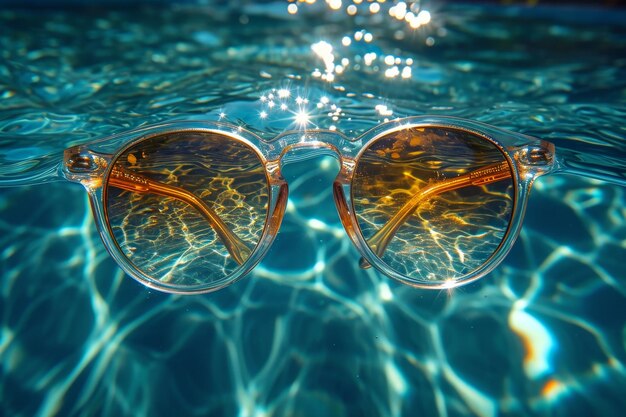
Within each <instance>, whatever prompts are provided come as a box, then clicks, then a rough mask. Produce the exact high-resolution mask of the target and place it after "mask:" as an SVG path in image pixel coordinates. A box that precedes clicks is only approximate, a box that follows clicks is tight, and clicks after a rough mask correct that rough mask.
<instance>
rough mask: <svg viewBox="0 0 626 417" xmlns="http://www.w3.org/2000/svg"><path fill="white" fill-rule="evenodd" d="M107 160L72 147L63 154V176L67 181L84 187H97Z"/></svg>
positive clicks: (79, 147) (100, 181) (96, 154)
mask: <svg viewBox="0 0 626 417" xmlns="http://www.w3.org/2000/svg"><path fill="white" fill-rule="evenodd" d="M107 159H108V158H106V157H105V155H101V154H98V153H96V152H92V151H90V150H88V149H86V148H84V147H82V146H74V147H72V148H69V149H66V150H65V152H64V154H63V174H64V175H65V178H67V179H68V180H70V181H74V182H80V183H81V184H83V185H84V186H86V187H92V188H93V187H98V186H100V185H101V183H102V175H103V174H104V171H105V170H106V168H107V166H108V161H107Z"/></svg>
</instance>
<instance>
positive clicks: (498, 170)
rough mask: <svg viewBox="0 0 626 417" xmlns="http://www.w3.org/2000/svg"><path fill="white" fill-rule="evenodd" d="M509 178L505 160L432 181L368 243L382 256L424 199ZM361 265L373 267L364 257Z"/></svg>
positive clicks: (508, 169) (362, 266) (509, 174)
mask: <svg viewBox="0 0 626 417" xmlns="http://www.w3.org/2000/svg"><path fill="white" fill-rule="evenodd" d="M507 178H511V168H510V167H509V164H508V162H507V161H503V162H501V163H497V164H492V165H487V166H484V167H482V168H480V169H477V170H475V171H472V172H469V173H467V174H464V175H460V176H458V177H456V178H450V179H445V180H441V181H436V182H432V183H430V184H428V185H426V186H425V187H424V188H422V189H421V190H419V191H418V192H417V193H416V194H415V195H414V196H413V197H411V199H410V200H409V201H407V202H406V203H405V204H404V205H403V206H402V207H401V208H400V210H398V212H397V213H396V214H394V215H393V216H392V217H391V218H390V219H389V221H387V223H385V224H384V225H383V227H381V228H380V229H379V230H378V232H376V234H374V236H372V237H371V238H369V239H368V240H367V243H368V245H369V247H370V248H371V249H372V251H373V252H374V253H375V254H376V255H377V256H378V257H382V256H383V254H384V253H385V249H387V246H388V245H389V242H391V239H393V237H394V236H395V234H396V232H397V231H398V229H399V228H400V226H402V224H403V223H404V222H405V221H407V219H408V218H409V217H410V216H411V215H412V214H413V213H414V212H415V210H417V208H418V207H419V205H420V203H421V202H422V201H424V200H427V199H429V198H433V197H435V196H437V195H439V194H442V193H445V192H448V191H454V190H458V189H459V188H464V187H471V186H478V185H486V184H491V183H493V182H497V181H501V180H504V179H507ZM359 265H360V266H361V268H369V267H371V265H370V264H369V262H367V261H366V260H365V259H364V258H361V261H360V262H359Z"/></svg>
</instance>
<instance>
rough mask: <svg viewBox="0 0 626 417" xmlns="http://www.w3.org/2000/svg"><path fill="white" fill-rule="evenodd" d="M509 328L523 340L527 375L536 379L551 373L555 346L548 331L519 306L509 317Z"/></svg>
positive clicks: (515, 307) (514, 308)
mask: <svg viewBox="0 0 626 417" xmlns="http://www.w3.org/2000/svg"><path fill="white" fill-rule="evenodd" d="M509 326H510V327H511V329H512V330H513V331H514V332H515V333H516V334H517V335H518V336H519V337H520V338H521V339H522V344H523V345H524V350H525V356H524V371H525V372H526V374H527V375H528V376H529V377H531V378H533V379H536V378H539V377H541V376H542V375H544V374H546V373H547V372H549V371H550V369H551V367H550V362H549V361H550V355H551V353H552V351H553V350H554V347H555V346H554V340H553V338H552V335H551V334H550V332H549V331H548V329H546V328H545V327H544V325H543V324H541V322H540V321H539V320H537V319H536V318H534V317H533V316H531V315H530V314H529V313H527V312H526V311H524V310H523V309H522V308H521V307H519V306H517V305H516V306H514V307H513V310H511V314H510V315H509Z"/></svg>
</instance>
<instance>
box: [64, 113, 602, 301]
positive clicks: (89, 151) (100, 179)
mask: <svg viewBox="0 0 626 417" xmlns="http://www.w3.org/2000/svg"><path fill="white" fill-rule="evenodd" d="M411 129H413V130H415V129H417V130H420V131H424V130H425V129H436V130H437V131H441V132H457V133H459V132H460V134H467V135H470V136H471V137H475V138H481V140H484V141H485V144H489V146H492V147H493V148H494V149H496V150H497V151H499V152H500V153H501V156H502V157H503V158H502V161H501V162H498V163H495V164H490V165H484V166H479V167H477V168H476V169H474V170H471V171H468V172H459V173H458V175H456V176H454V177H448V178H445V177H444V178H442V179H441V180H431V181H429V182H428V183H426V184H423V186H422V187H421V188H420V189H419V190H418V191H416V193H415V194H413V195H411V196H409V197H408V198H406V200H405V201H403V203H402V205H401V207H400V209H399V210H396V212H395V213H393V214H392V215H390V216H388V218H387V219H386V220H385V222H384V224H382V225H381V224H379V225H378V227H377V229H378V230H377V232H376V233H374V234H373V235H372V236H369V237H367V238H366V237H364V233H363V227H364V223H363V222H362V221H360V220H359V219H358V218H357V213H355V192H354V189H353V180H354V178H355V171H356V167H357V165H358V164H359V161H360V158H361V157H362V155H363V152H364V150H366V149H368V147H369V146H370V145H372V144H374V143H376V142H377V141H378V140H379V139H380V138H384V137H388V136H389V135H394V134H395V135H400V134H401V133H402V132H405V131H410V130H411ZM185 132H191V133H194V134H197V133H198V132H205V133H207V134H212V135H219V137H221V138H227V139H228V140H232V141H235V142H237V143H241V144H245V145H246V146H247V147H248V148H251V149H252V150H253V151H254V152H255V153H256V156H257V157H258V158H259V160H260V161H261V163H262V166H263V169H264V171H265V177H266V181H267V187H268V188H267V194H268V198H267V205H266V217H265V223H264V226H263V230H262V232H261V234H260V238H259V240H258V243H257V244H256V245H255V246H254V247H252V248H251V247H250V245H247V244H246V243H244V242H242V241H241V239H239V238H238V237H237V234H236V233H235V232H233V230H232V229H231V227H230V226H229V225H228V224H227V223H226V222H224V221H222V220H221V219H220V216H219V215H218V214H217V213H216V212H215V211H214V210H213V209H212V208H211V207H209V206H208V205H207V204H205V203H204V202H202V200H201V199H199V198H197V197H196V196H195V195H193V193H190V192H187V191H185V190H184V189H182V188H179V187H174V186H168V185H164V184H161V183H159V182H158V181H156V180H154V179H150V178H147V177H144V176H142V175H139V174H133V173H132V172H127V171H125V169H124V168H123V167H121V166H119V165H116V161H117V160H118V158H119V157H120V155H122V154H123V153H124V152H125V151H126V150H128V149H130V148H132V147H133V146H135V145H136V144H138V143H141V142H142V141H144V140H146V139H148V138H154V137H157V136H162V135H171V134H182V133H185ZM233 143H234V142H233ZM303 150H306V152H307V155H317V154H319V153H320V152H322V153H325V154H332V155H334V156H335V157H336V158H337V159H338V161H339V163H340V170H339V173H338V175H337V177H336V178H335V181H334V186H333V193H334V199H335V203H336V206H337V210H338V212H339V216H340V219H341V222H342V224H343V226H344V228H345V230H346V232H347V234H348V236H349V238H350V239H351V241H352V242H353V243H354V245H355V246H356V248H357V249H358V251H359V252H360V254H361V256H362V258H361V260H360V265H361V267H362V268H368V267H369V266H373V267H375V268H376V269H378V270H379V271H380V272H382V273H383V274H385V275H387V276H389V277H391V278H394V279H396V280H398V281H400V282H402V283H405V284H408V285H411V286H414V287H419V288H431V289H433V288H434V289H442V288H452V287H456V286H459V285H462V284H466V283H469V282H472V281H475V280H477V279H479V278H481V277H483V276H485V275H486V274H487V273H489V272H490V271H492V270H493V269H494V268H495V267H496V266H497V265H498V264H499V263H500V262H501V261H502V260H503V259H504V257H505V256H506V254H507V253H508V252H509V251H510V249H511V247H512V245H513V243H514V241H515V239H516V237H517V236H518V234H519V231H520V228H521V225H522V219H523V217H524V211H525V208H526V203H527V200H528V196H529V192H530V189H531V186H532V184H533V181H534V180H535V179H536V178H538V177H539V176H541V175H544V174H548V173H551V172H557V171H563V172H571V173H578V174H580V173H581V172H580V171H579V170H572V169H568V167H567V166H566V165H567V164H565V163H563V162H562V161H561V160H560V159H559V158H557V156H556V154H555V148H554V145H553V144H551V143H549V142H546V141H543V140H539V139H537V138H533V137H530V136H526V135H522V134H518V133H513V132H510V131H507V130H503V129H500V128H497V127H493V126H490V125H487V124H484V123H480V122H475V121H469V120H465V119H459V118H454V117H440V116H417V117H410V118H404V119H399V120H394V121H390V122H387V123H384V124H381V125H379V126H377V127H375V128H373V129H371V130H369V131H368V132H366V133H364V134H362V135H361V136H359V137H357V138H348V137H346V136H345V135H343V134H342V133H340V132H338V131H330V130H319V129H315V130H309V129H301V130H293V131H288V132H284V133H282V134H280V135H279V136H277V137H275V138H273V139H271V140H264V139H262V138H260V137H258V136H257V135H255V134H254V133H252V132H249V131H247V130H245V129H242V128H240V127H237V126H233V125H230V124H226V123H220V122H211V121H206V122H204V121H202V122H200V121H182V122H178V121H177V122H170V123H163V124H159V125H155V126H149V127H142V128H139V129H135V130H133V131H130V132H126V133H122V134H116V135H113V136H111V137H108V138H104V139H101V140H98V141H96V142H93V143H90V144H86V145H79V146H75V147H72V148H69V149H67V150H66V151H65V154H64V161H63V164H62V175H63V176H64V177H65V178H66V179H68V180H70V181H73V182H79V183H81V184H82V185H83V186H84V187H85V188H86V190H87V192H88V193H89V197H90V201H91V206H92V210H93V214H94V217H95V220H96V223H97V226H98V230H99V233H100V235H101V237H102V240H103V242H104V244H105V247H106V248H107V250H108V251H109V253H110V254H111V256H112V257H113V258H114V259H115V260H116V262H117V263H118V264H119V265H120V267H121V268H122V269H123V270H124V271H125V272H126V273H127V274H128V275H130V276H131V277H133V278H134V279H136V280H138V281H139V282H141V283H142V284H144V285H146V286H148V287H151V288H154V289H157V290H160V291H165V292H170V293H181V294H195V293H204V292H210V291H215V290H218V289H220V288H223V287H225V286H227V285H230V284H232V283H233V282H235V281H237V280H238V279H240V278H241V277H243V276H244V275H246V274H247V273H249V272H250V270H251V269H252V268H254V267H255V265H257V264H258V263H259V262H260V261H261V260H262V258H263V256H264V255H265V254H266V253H267V251H268V249H269V247H270V245H271V243H272V241H273V240H274V238H275V237H276V234H277V233H278V230H279V228H280V224H281V221H282V218H283V215H284V212H285V207H286V204H287V195H288V186H287V183H286V181H285V180H284V178H283V176H282V174H281V167H282V165H283V164H285V163H289V162H292V161H297V159H298V157H297V155H300V153H301V151H303ZM294 156H295V157H294ZM590 176H593V175H590ZM503 179H507V180H508V181H510V182H511V184H512V186H510V187H509V189H510V190H511V191H510V193H511V196H510V197H511V198H510V201H511V203H510V204H511V209H510V210H511V211H510V216H509V217H508V224H507V225H506V228H505V231H504V233H503V235H502V236H501V241H500V242H499V244H498V245H497V247H496V248H495V250H493V253H492V254H491V255H490V256H488V257H487V259H486V261H484V262H482V263H481V264H480V265H478V266H476V267H473V268H472V269H471V270H469V271H464V270H461V271H462V272H461V273H457V274H456V275H454V276H453V277H446V276H434V277H430V278H429V279H424V278H420V277H418V278H416V277H415V276H411V275H410V274H409V273H407V272H406V271H402V270H401V271H398V268H393V267H391V266H390V265H389V262H385V261H384V260H383V259H382V256H383V253H385V250H386V248H387V246H388V244H389V242H390V241H391V240H392V239H393V238H394V236H395V235H396V233H398V230H399V229H401V227H402V225H403V223H404V222H406V221H407V219H408V218H409V217H411V216H412V215H414V213H415V211H416V209H417V207H418V206H419V205H421V204H423V202H424V201H425V200H428V199H432V198H433V197H435V196H440V195H442V194H444V193H446V192H449V191H451V190H461V189H463V188H464V187H472V186H473V187H481V186H484V185H486V184H490V183H495V182H498V181H501V180H503ZM107 187H117V188H118V189H119V190H126V191H130V192H135V193H152V194H156V195H159V196H164V197H167V198H172V199H177V200H178V201H180V202H183V203H184V204H187V205H190V206H192V207H194V209H195V210H197V211H198V212H199V213H201V214H202V217H203V218H204V219H205V220H206V221H207V222H208V223H209V224H210V226H211V228H212V230H213V231H214V232H215V235H216V236H217V238H216V241H219V242H220V244H222V245H223V246H224V247H225V248H226V249H227V251H228V255H229V256H230V257H231V258H232V260H234V261H236V267H235V268H234V269H233V270H232V272H230V273H228V274H225V276H223V277H219V278H217V279H207V280H206V282H204V283H202V282H200V283H193V284H190V285H180V284H178V283H172V282H168V281H167V280H163V279H161V277H158V276H152V275H151V274H150V273H147V272H146V271H144V270H142V269H140V268H138V267H137V266H136V265H135V264H134V263H133V262H131V261H130V260H129V258H128V257H127V256H126V255H125V253H124V251H123V250H122V248H120V245H119V244H118V242H117V241H116V239H115V237H114V236H113V232H112V229H111V225H110V224H109V223H110V222H109V219H108V217H107V216H108V214H107V207H106V202H105V199H106V192H107ZM216 244H217V243H216ZM355 262H359V260H355ZM207 274H208V275H210V274H211V271H207Z"/></svg>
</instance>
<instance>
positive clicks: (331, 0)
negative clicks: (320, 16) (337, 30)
mask: <svg viewBox="0 0 626 417" xmlns="http://www.w3.org/2000/svg"><path fill="white" fill-rule="evenodd" d="M326 3H328V7H330V8H331V9H333V10H339V9H341V0H326Z"/></svg>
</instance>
